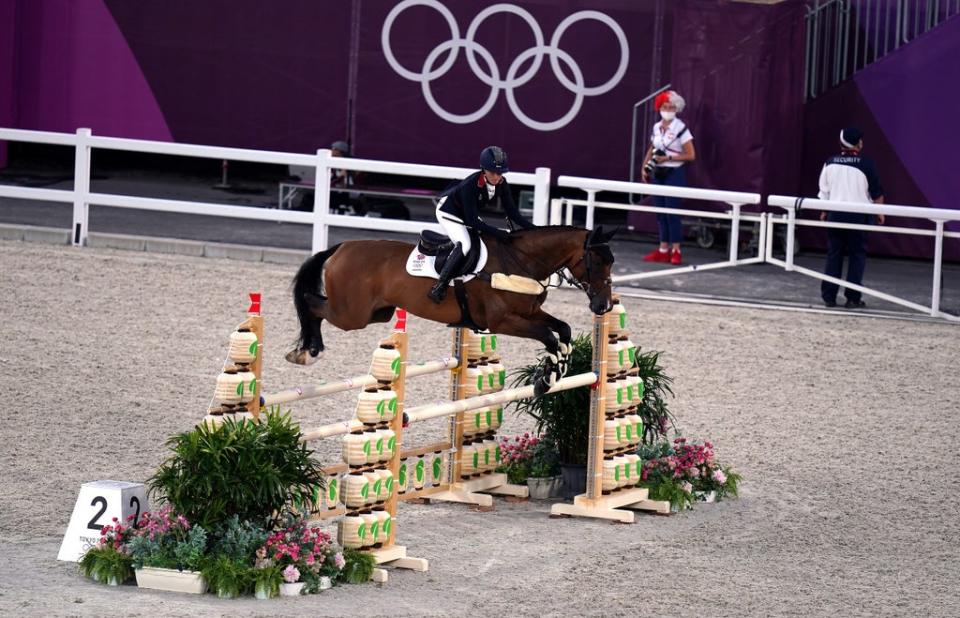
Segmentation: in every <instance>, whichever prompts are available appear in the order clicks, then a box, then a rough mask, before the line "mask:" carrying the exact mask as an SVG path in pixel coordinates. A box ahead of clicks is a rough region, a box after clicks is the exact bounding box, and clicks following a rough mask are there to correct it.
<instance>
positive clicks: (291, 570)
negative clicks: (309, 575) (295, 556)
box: [283, 564, 300, 584]
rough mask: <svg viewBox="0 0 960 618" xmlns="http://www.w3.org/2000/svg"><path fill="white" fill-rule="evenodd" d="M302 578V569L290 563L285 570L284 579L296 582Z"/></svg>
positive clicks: (288, 581) (292, 582)
mask: <svg viewBox="0 0 960 618" xmlns="http://www.w3.org/2000/svg"><path fill="white" fill-rule="evenodd" d="M299 579H300V570H299V569H297V567H295V566H293V565H292V564H291V565H288V566H287V568H285V569H284V570H283V581H285V582H287V583H288V584H295V583H297V581H298V580H299Z"/></svg>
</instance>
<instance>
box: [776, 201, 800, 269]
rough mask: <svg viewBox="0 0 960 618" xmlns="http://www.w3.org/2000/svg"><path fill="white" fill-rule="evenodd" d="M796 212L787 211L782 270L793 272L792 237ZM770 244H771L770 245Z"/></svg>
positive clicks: (793, 209)
mask: <svg viewBox="0 0 960 618" xmlns="http://www.w3.org/2000/svg"><path fill="white" fill-rule="evenodd" d="M796 224H797V211H796V209H795V208H791V209H790V210H788V211H787V248H786V249H785V251H786V255H785V256H783V259H784V261H785V262H786V264H785V265H784V267H783V269H784V270H793V244H794V243H793V235H794V234H795V233H796V232H797V225H796ZM771 244H772V243H771Z"/></svg>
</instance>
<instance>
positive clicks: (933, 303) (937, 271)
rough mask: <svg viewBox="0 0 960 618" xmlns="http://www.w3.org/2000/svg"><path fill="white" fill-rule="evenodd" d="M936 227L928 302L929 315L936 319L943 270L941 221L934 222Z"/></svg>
mask: <svg viewBox="0 0 960 618" xmlns="http://www.w3.org/2000/svg"><path fill="white" fill-rule="evenodd" d="M934 224H935V225H936V226H937V235H936V236H934V244H933V297H932V299H931V300H930V315H932V316H934V317H936V316H937V315H938V314H939V313H940V280H941V277H942V275H941V273H942V270H943V221H934Z"/></svg>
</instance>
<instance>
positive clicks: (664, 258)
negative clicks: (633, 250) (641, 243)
mask: <svg viewBox="0 0 960 618" xmlns="http://www.w3.org/2000/svg"><path fill="white" fill-rule="evenodd" d="M643 261H644V262H669V261H670V252H669V251H661V250H660V249H654V250H653V251H651V252H650V253H648V254H646V255H645V256H643Z"/></svg>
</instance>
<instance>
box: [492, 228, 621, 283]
mask: <svg viewBox="0 0 960 618" xmlns="http://www.w3.org/2000/svg"><path fill="white" fill-rule="evenodd" d="M595 235H596V230H591V231H590V233H589V234H587V237H586V238H585V239H584V241H583V253H582V254H581V255H580V259H578V260H577V261H576V262H573V263H572V264H563V265H561V266H560V267H559V268H557V269H556V270H554V271H553V272H551V273H550V275H549V276H548V278H547V279H548V283H547V284H546V285H544V284H543V283H540V286H541V287H542V288H543V290H544V291H547V290H549V289H550V288H559V287H560V284H559V283H550V282H549V279H550V278H552V277H553V275H557V276H558V277H559V278H560V280H561V281H562V282H566V283H568V284H569V285H571V286H573V287H575V288H577V289H578V290H580V291H581V292H583V293H584V294H586V295H587V298H588V299H590V300H591V301H592V300H593V299H594V298H595V297H596V296H597V295H598V294H600V293H602V292H603V288H604V287H605V286H610V285H612V284H613V279H611V278H610V277H606V278H604V279H603V280H601V281H598V282H594V281H593V267H594V258H593V250H598V249H599V250H602V251H605V252H606V253H608V254H609V255H610V257H611V263H613V260H612V257H613V254H612V252H611V251H610V245H609V243H607V242H602V243H594V242H593V240H594V236H595ZM511 249H512V251H507V252H506V254H507V255H508V256H509V257H510V259H511V261H512V262H513V265H514V267H516V268H517V270H519V271H520V272H523V273H527V272H528V270H527V268H526V267H525V266H524V265H523V264H521V263H520V261H519V260H517V259H516V257H514V256H513V255H512V252H513V251H516V252H517V253H519V254H521V255H522V256H523V257H524V258H525V259H527V260H528V261H529V262H533V263H534V264H535V265H537V266H539V267H541V268H544V269H549V268H550V267H549V266H548V265H546V264H544V263H543V262H542V261H540V260H539V259H537V258H536V257H534V256H531V255H530V254H529V253H527V252H525V251H522V250H520V249H518V248H516V247H511ZM580 262H583V263H584V270H585V273H584V275H585V279H586V283H583V282H581V281H580V280H578V279H577V278H576V277H575V276H574V275H573V269H574V268H576V267H577V265H578V264H580ZM601 266H602V263H601ZM538 283H539V281H538Z"/></svg>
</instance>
